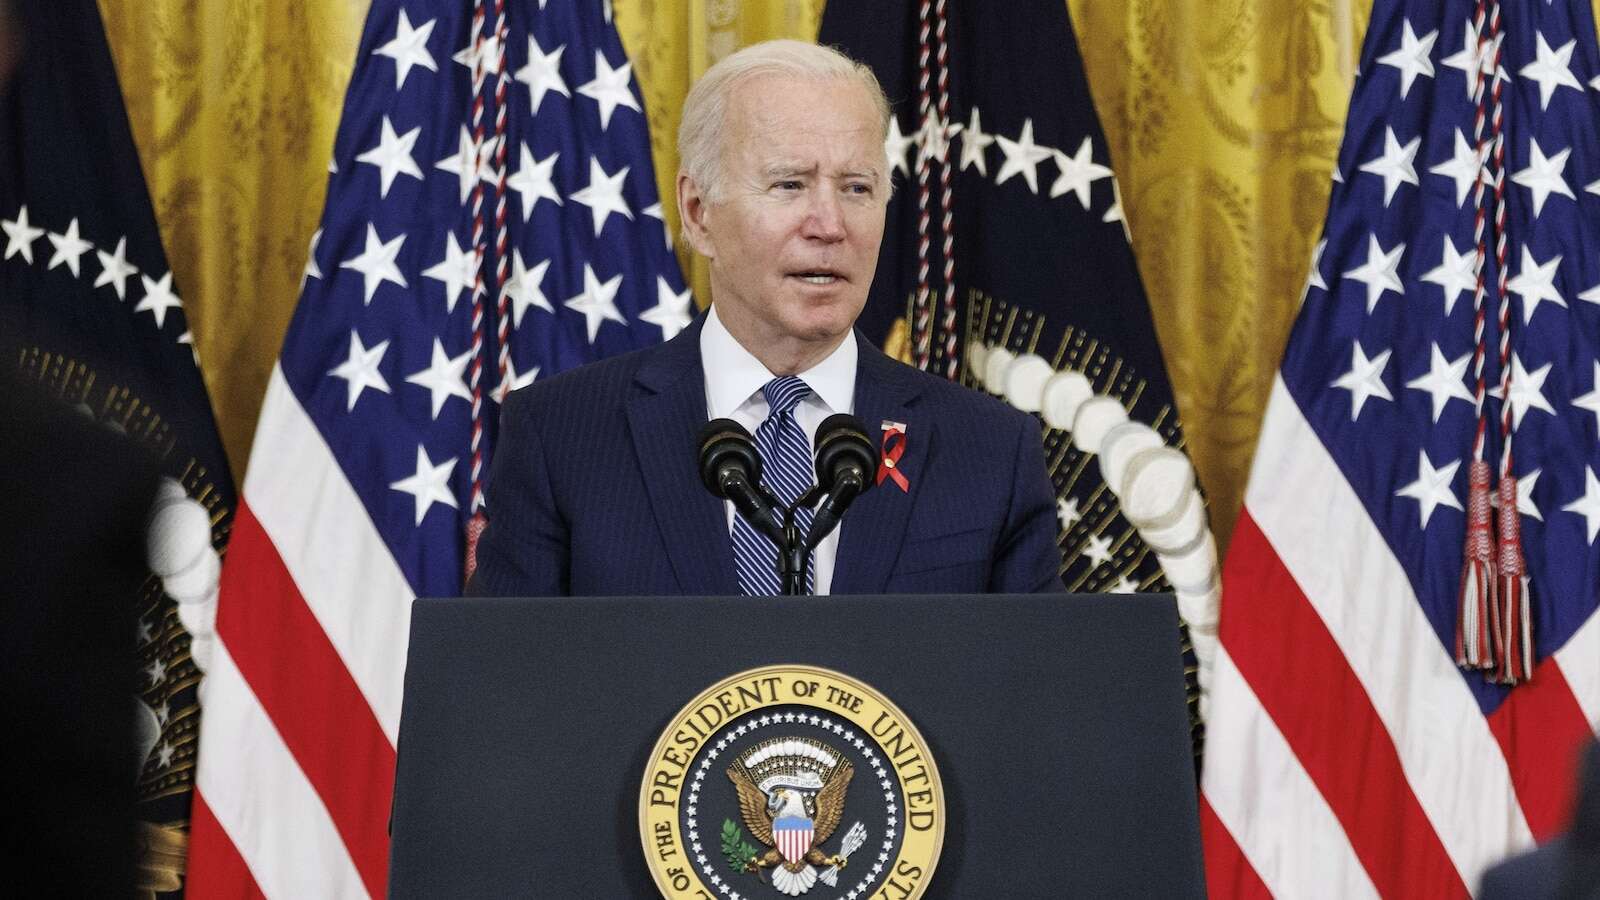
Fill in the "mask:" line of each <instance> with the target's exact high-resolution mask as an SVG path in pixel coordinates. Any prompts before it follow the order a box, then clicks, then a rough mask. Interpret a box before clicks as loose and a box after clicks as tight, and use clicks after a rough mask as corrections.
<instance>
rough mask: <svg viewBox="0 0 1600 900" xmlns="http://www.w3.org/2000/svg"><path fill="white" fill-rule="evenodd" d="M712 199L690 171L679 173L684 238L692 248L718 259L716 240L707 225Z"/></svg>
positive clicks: (708, 256) (679, 206)
mask: <svg viewBox="0 0 1600 900" xmlns="http://www.w3.org/2000/svg"><path fill="white" fill-rule="evenodd" d="M710 206H711V201H710V200H709V199H708V198H707V197H706V194H705V191H703V190H701V189H700V185H698V184H696V183H695V180H694V179H693V178H690V177H689V173H688V172H679V173H678V218H679V219H680V220H681V221H682V222H683V238H684V240H686V241H688V242H689V246H690V248H692V249H693V250H694V251H695V252H696V253H698V254H700V255H701V256H704V257H705V258H706V259H716V258H717V251H716V245H715V242H713V241H712V239H711V231H710V229H708V228H707V227H706V214H707V213H708V212H709V210H710Z"/></svg>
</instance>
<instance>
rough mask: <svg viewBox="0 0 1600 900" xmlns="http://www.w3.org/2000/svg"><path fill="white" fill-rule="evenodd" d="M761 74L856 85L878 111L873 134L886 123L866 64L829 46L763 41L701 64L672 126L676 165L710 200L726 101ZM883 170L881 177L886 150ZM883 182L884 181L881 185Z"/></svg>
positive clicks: (885, 106)
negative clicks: (701, 72)
mask: <svg viewBox="0 0 1600 900" xmlns="http://www.w3.org/2000/svg"><path fill="white" fill-rule="evenodd" d="M763 75H787V76H790V77H792V78H803V79H815V80H838V81H841V82H845V83H847V84H850V83H853V84H857V85H860V86H861V88H862V89H864V90H865V91H866V92H867V95H868V96H869V97H871V98H872V104H873V106H874V107H875V108H876V109H877V112H878V122H879V134H880V136H885V135H887V134H888V129H889V100H888V98H887V97H885V96H884V94H883V88H882V86H880V85H879V84H878V77H877V76H876V75H874V74H872V69H871V68H869V67H868V66H866V65H865V64H863V63H858V62H856V61H855V60H853V59H851V58H850V57H848V56H845V55H844V54H843V53H840V52H839V51H838V50H835V49H833V48H832V47H823V46H819V45H817V44H809V43H806V42H804V41H790V40H777V41H763V42H762V43H759V44H752V45H750V46H748V47H745V48H744V49H743V50H740V51H738V52H737V53H733V54H730V55H729V56H726V57H724V58H723V59H722V60H720V61H719V62H718V63H717V64H716V65H714V66H712V67H711V68H709V69H707V70H706V73H705V74H704V75H702V76H700V80H699V81H696V82H695V83H694V87H693V88H691V89H690V90H689V96H688V98H686V99H685V100H684V101H683V121H682V122H681V123H680V124H679V126H678V159H679V171H681V172H684V173H686V174H688V176H689V177H690V178H692V179H694V183H695V184H696V185H698V186H699V187H700V189H701V190H702V191H704V192H705V194H706V196H707V197H708V198H710V199H712V200H720V199H721V198H722V190H723V187H724V180H725V177H726V171H725V166H724V155H725V154H724V151H725V149H726V146H725V141H726V133H727V120H728V103H729V100H730V99H731V98H732V97H733V92H734V91H735V90H736V89H737V88H738V87H739V85H741V84H743V83H745V82H746V81H749V80H750V79H752V78H759V77H761V76H763ZM883 165H884V171H883V176H884V179H885V180H886V181H887V179H888V177H889V172H888V155H887V152H885V156H884V162H883ZM885 187H886V188H887V184H886V185H885Z"/></svg>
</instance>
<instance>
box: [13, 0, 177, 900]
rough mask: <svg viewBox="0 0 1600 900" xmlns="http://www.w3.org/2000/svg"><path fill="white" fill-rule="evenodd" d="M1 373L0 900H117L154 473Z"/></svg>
mask: <svg viewBox="0 0 1600 900" xmlns="http://www.w3.org/2000/svg"><path fill="white" fill-rule="evenodd" d="M0 2H3V0H0ZM4 362H5V364H4V365H0V422H3V423H4V425H3V426H0V473H3V474H0V491H3V494H0V496H4V497H5V500H4V506H3V514H0V584H3V585H4V591H3V597H4V599H0V710H4V715H5V719H6V730H7V732H8V735H9V736H8V737H7V738H6V739H5V740H4V741H0V797H3V798H4V801H3V803H4V808H3V811H0V870H3V871H5V872H6V873H7V881H8V882H10V883H9V884H8V886H7V888H6V889H5V891H6V892H7V893H9V892H10V891H12V890H14V889H15V888H16V886H17V885H16V884H15V882H12V881H11V879H12V878H13V877H21V878H22V879H24V880H32V881H33V885H34V886H33V889H32V891H31V893H32V895H37V896H74V897H125V896H128V895H130V894H131V892H132V886H133V883H134V881H133V878H134V831H133V818H134V784H133V778H134V773H135V771H136V769H137V766H138V764H139V760H138V758H137V753H136V751H135V744H134V735H133V729H134V716H133V714H134V705H133V703H134V701H133V698H132V697H131V696H130V695H129V692H128V685H129V684H132V683H133V681H134V660H133V658H132V655H131V654H130V653H129V652H128V646H129V643H130V642H131V640H132V636H133V633H134V612H133V608H132V606H131V605H130V604H129V603H128V598H129V597H132V596H135V595H136V594H137V592H138V589H139V586H140V583H141V582H142V581H143V580H144V579H145V577H146V576H147V574H148V570H147V569H146V567H145V560H144V524H145V517H146V515H148V513H149V510H150V505H151V502H152V501H153V500H154V499H155V492H156V485H157V481H158V475H157V472H156V470H155V469H154V468H153V466H152V465H151V464H149V463H148V462H147V460H146V458H145V454H144V453H143V452H142V451H140V450H139V449H137V448H136V447H134V446H133V445H132V444H131V443H130V442H129V441H127V440H126V439H125V438H122V437H120V436H119V435H117V434H115V433H113V432H110V431H108V430H106V429H105V427H104V426H102V425H98V424H96V423H94V422H92V421H90V420H89V419H87V418H85V417H84V416H82V415H81V414H80V413H78V412H77V411H75V410H72V409H70V408H68V407H67V406H66V405H65V404H63V403H61V402H60V401H59V400H57V399H55V398H52V397H48V396H45V395H43V394H42V393H41V392H40V390H39V388H38V385H36V384H31V383H27V382H25V381H23V380H22V379H20V378H18V377H17V375H16V373H15V369H14V363H12V360H11V359H6V360H5V361H4ZM13 896H17V895H15V894H14V895H13Z"/></svg>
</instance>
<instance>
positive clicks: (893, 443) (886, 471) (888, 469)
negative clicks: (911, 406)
mask: <svg viewBox="0 0 1600 900" xmlns="http://www.w3.org/2000/svg"><path fill="white" fill-rule="evenodd" d="M905 452H906V426H905V423H903V422H891V421H889V420H888V419H884V420H883V444H882V446H881V447H879V455H880V456H881V457H882V462H880V463H878V484H883V480H884V479H885V478H888V479H891V480H893V481H894V483H895V484H896V485H897V486H899V488H900V490H901V491H903V492H906V493H909V492H910V491H911V482H910V481H907V480H906V473H904V472H902V471H900V468H899V466H900V457H901V456H904V455H905Z"/></svg>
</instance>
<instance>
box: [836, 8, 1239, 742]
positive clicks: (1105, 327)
mask: <svg viewBox="0 0 1600 900" xmlns="http://www.w3.org/2000/svg"><path fill="white" fill-rule="evenodd" d="M819 40H820V41H821V42H822V43H824V44H832V45H835V46H838V47H840V48H841V49H843V50H844V51H845V52H846V53H848V54H850V55H851V56H853V57H855V58H856V59H859V60H862V61H864V62H866V63H868V64H870V65H871V66H872V68H873V70H874V71H875V72H876V73H877V76H878V79H879V81H880V82H882V84H883V87H884V89H885V91H886V92H887V94H888V95H889V99H890V102H891V103H892V104H893V107H894V117H893V119H892V120H891V122H890V132H889V137H888V153H889V164H890V166H891V168H893V169H894V171H895V175H896V192H895V197H894V200H893V201H892V202H891V203H890V206H889V213H888V227H887V230H886V233H885V237H884V242H883V250H882V253H881V255H880V257H879V263H878V273H877V278H876V279H875V280H874V282H873V285H872V294H871V297H870V299H869V300H868V304H867V310H866V313H865V314H864V315H863V316H862V318H861V327H862V328H863V330H864V331H865V332H866V334H867V335H868V337H870V338H872V339H873V340H875V341H877V342H879V343H880V344H887V345H888V346H889V348H890V350H891V351H895V350H897V349H899V348H900V347H902V346H903V347H905V348H906V350H905V352H904V353H903V354H902V355H904V356H907V357H909V359H910V360H911V361H912V362H914V363H915V364H917V365H919V366H921V367H923V368H926V369H930V370H932V371H936V372H938V373H940V374H943V375H946V376H947V377H950V378H952V379H959V380H962V381H964V382H965V383H967V384H968V385H971V386H973V387H977V388H980V389H983V390H987V391H989V392H990V393H992V394H994V395H996V396H998V397H1000V398H1002V399H1004V400H1006V401H1007V402H1009V403H1011V404H1012V405H1013V406H1016V407H1018V408H1020V409H1023V410H1024V411H1027V412H1034V413H1038V414H1039V415H1040V416H1041V418H1042V419H1043V421H1044V424H1045V426H1046V432H1045V450H1046V458H1047V460H1048V461H1049V463H1050V467H1051V475H1052V477H1053V479H1054V482H1055V486H1056V491H1057V495H1058V517H1059V519H1060V525H1061V538H1060V542H1061V551H1062V556H1063V566H1062V579H1063V581H1064V582H1065V583H1066V585H1067V587H1068V589H1069V590H1073V591H1085V592H1088V591H1111V592H1131V591H1166V590H1175V591H1176V592H1177V594H1178V596H1179V601H1180V607H1181V609H1182V612H1183V614H1184V616H1185V618H1186V619H1187V620H1188V622H1189V624H1190V626H1191V627H1193V628H1194V629H1195V640H1196V642H1197V643H1198V644H1200V645H1201V646H1202V649H1203V648H1204V647H1205V646H1208V645H1209V644H1210V643H1211V642H1212V636H1213V635H1214V623H1215V612H1214V611H1215V608H1216V602H1217V595H1218V591H1219V580H1218V573H1217V565H1216V550H1215V545H1214V542H1213V541H1212V538H1211V534H1210V530H1209V526H1208V523H1207V519H1206V514H1205V505H1204V502H1203V501H1202V499H1201V496H1200V494H1199V492H1198V489H1197V486H1196V484H1195V479H1194V471H1193V468H1192V467H1191V466H1190V465H1189V462H1188V460H1187V459H1186V458H1185V457H1184V455H1183V453H1182V452H1181V449H1174V448H1181V447H1182V446H1183V432H1182V428H1181V427H1180V425H1179V421H1178V414H1177V410H1176V408H1175V407H1174V405H1173V399H1172V388H1171V385H1170V384H1169V383H1168V381H1167V373H1166V368H1165V366H1164V364H1163V362H1162V358H1161V350H1160V347H1159V346H1158V345H1157V343H1156V335H1155V330H1154V327H1153V325H1152V323H1151V319H1150V312H1149V307H1148V304H1147V302H1146V299H1145V294H1144V288H1143V286H1142V285H1141V283H1140V280H1139V273H1138V269H1137V268H1136V266H1135V263H1134V257H1133V251H1132V249H1131V248H1130V246H1129V243H1128V232H1127V228H1126V224H1125V222H1124V221H1123V216H1122V205H1121V199H1120V197H1119V195H1118V193H1117V188H1116V181H1115V178H1114V177H1113V175H1112V170H1111V161H1110V158H1109V153H1108V149H1107V146H1106V140H1105V134H1104V132H1103V131H1102V130H1101V128H1100V122H1099V119H1098V118H1097V117H1096V115H1095V111H1094V106H1093V104H1092V102H1091V99H1090V96H1089V87H1088V82H1087V81H1086V79H1085V76H1084V71H1083V62H1082V58H1081V57H1080V55H1079V53H1078V48H1077V42H1076V39H1075V37H1074V35H1073V31H1072V26H1071V23H1070V22H1069V21H1068V17H1067V8H1066V4H1064V3H1061V2H1059V0H1008V2H1005V3H990V2H959V0H947V2H939V3H918V2H913V0H901V2H896V3H889V4H883V3H872V4H869V3H851V2H834V3H830V4H828V8H827V10H826V12H825V13H824V15H823V20H822V30H821V35H820V38H819ZM1185 653H1186V658H1188V659H1189V666H1188V668H1189V672H1190V685H1189V686H1190V701H1191V709H1190V712H1191V717H1192V719H1193V722H1194V729H1195V735H1196V741H1197V747H1198V740H1199V707H1198V682H1197V681H1196V679H1195V671H1196V666H1195V664H1194V660H1193V658H1192V657H1189V656H1188V651H1187V650H1186V651H1185Z"/></svg>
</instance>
